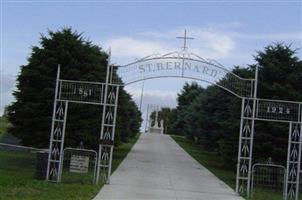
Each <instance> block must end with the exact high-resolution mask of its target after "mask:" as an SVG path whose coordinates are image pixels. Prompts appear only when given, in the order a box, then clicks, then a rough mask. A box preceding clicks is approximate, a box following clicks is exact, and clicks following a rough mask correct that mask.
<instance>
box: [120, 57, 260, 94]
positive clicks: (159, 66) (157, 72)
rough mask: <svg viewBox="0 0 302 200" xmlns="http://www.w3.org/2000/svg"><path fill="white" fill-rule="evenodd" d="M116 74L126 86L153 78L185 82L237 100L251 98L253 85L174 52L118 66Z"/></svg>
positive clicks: (223, 70)
mask: <svg viewBox="0 0 302 200" xmlns="http://www.w3.org/2000/svg"><path fill="white" fill-rule="evenodd" d="M117 72H118V74H119V76H120V77H121V78H122V81H123V83H124V84H125V85H128V84H131V83H134V82H138V81H141V80H147V79H153V78H163V77H177V78H188V79H193V80H200V81H205V82H207V83H210V84H215V85H217V86H219V87H221V88H223V89H225V90H227V91H228V92H231V93H233V94H234V95H236V96H239V97H251V96H252V87H253V86H252V85H253V81H254V80H253V79H244V78H241V77H239V76H237V75H235V74H234V73H232V72H231V71H229V70H228V69H226V68H225V67H223V66H222V65H220V64H218V63H216V62H211V61H208V60H205V59H202V58H200V57H198V56H196V55H195V54H182V53H175V52H174V53H170V54H166V55H163V56H153V57H152V56H150V57H147V58H144V59H141V60H138V61H136V62H134V63H130V64H128V65H124V66H119V67H118V71H117Z"/></svg>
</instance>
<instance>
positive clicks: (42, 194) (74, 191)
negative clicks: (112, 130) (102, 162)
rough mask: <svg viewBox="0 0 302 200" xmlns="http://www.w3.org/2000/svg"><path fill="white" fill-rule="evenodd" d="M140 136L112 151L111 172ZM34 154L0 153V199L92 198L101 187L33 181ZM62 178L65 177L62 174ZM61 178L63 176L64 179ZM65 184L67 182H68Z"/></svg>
mask: <svg viewBox="0 0 302 200" xmlns="http://www.w3.org/2000/svg"><path fill="white" fill-rule="evenodd" d="M138 137H139V135H137V136H136V137H135V138H133V139H131V141H129V143H123V144H121V145H120V146H119V147H117V148H114V154H113V162H112V171H114V170H115V169H116V168H117V167H118V165H119V164H120V163H121V162H122V161H123V159H124V158H125V157H126V155H127V154H128V152H129V151H130V150H131V148H132V146H133V145H134V144H135V142H136V141H137V139H138ZM35 160H36V159H35V154H32V153H20V152H19V153H17V152H7V151H0V199H1V200H2V199H26V200H27V199H28V200H29V199H30V200H35V199H37V200H38V199H51V200H53V199H56V200H57V199H64V200H65V199H87V200H88V199H92V198H93V197H94V196H95V195H96V194H97V193H98V192H99V190H100V188H101V187H102V185H92V184H83V183H81V182H77V183H75V182H72V183H70V182H68V181H66V183H65V182H63V183H60V184H56V183H49V182H46V181H41V180H36V179H34V170H35ZM63 176H64V174H63ZM63 178H64V177H62V179H63ZM67 182H68V183H67Z"/></svg>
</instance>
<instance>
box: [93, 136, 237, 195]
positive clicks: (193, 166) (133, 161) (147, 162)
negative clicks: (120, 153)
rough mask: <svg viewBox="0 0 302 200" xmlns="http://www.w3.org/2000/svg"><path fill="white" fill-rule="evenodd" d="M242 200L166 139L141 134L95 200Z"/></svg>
mask: <svg viewBox="0 0 302 200" xmlns="http://www.w3.org/2000/svg"><path fill="white" fill-rule="evenodd" d="M100 199H140V200H142V199H154V200H155V199H162V200H166V199H167V200H170V199H178V200H185V199H200V200H242V198H240V197H239V196H238V195H236V194H235V192H234V191H233V190H232V189H231V188H230V187H228V186H227V185H226V184H224V183H223V182H222V181H220V180H219V179H218V178H216V177H215V176H214V175H213V174H212V173H211V172H209V171H208V170H207V169H206V168H204V167H203V166H202V165H200V164H199V163H198V162H197V161H195V160H194V159H193V158H192V157H191V156H190V155H189V154H187V153H186V152H185V151H184V150H183V149H182V148H181V147H180V146H178V144H177V143H176V142H175V141H174V140H173V139H172V138H171V137H170V136H168V135H161V134H156V133H147V134H142V135H141V137H140V138H139V140H138V142H137V143H136V144H135V145H134V147H133V149H132V150H131V152H130V153H129V154H128V156H127V157H126V159H125V160H124V161H123V162H122V163H121V165H120V166H119V167H118V169H117V170H116V171H115V172H114V173H113V175H112V176H111V183H110V185H105V186H104V187H103V188H102V189H101V191H100V192H99V194H98V195H97V196H96V197H95V200H100Z"/></svg>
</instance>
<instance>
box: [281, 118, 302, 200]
mask: <svg viewBox="0 0 302 200" xmlns="http://www.w3.org/2000/svg"><path fill="white" fill-rule="evenodd" d="M301 134H302V125H301V123H294V122H290V125H289V135H288V152H287V168H286V188H285V197H286V200H298V195H299V181H300V176H299V175H300V170H301V149H302V147H301V144H302V136H301Z"/></svg>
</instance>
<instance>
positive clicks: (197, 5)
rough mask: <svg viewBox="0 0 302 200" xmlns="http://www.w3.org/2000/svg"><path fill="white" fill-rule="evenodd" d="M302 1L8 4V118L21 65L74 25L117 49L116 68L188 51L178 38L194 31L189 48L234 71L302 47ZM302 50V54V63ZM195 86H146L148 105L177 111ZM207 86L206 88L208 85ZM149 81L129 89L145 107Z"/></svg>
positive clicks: (170, 82) (2, 99)
mask: <svg viewBox="0 0 302 200" xmlns="http://www.w3.org/2000/svg"><path fill="white" fill-rule="evenodd" d="M301 6H302V5H301V1H234V0H232V1H200V2H197V1H164V3H160V2H154V1H153V2H152V1H145V2H139V1H118V2H109V1H96V0H95V1H89V0H88V1H58V0H57V1H38V0H37V1H33V0H32V1H7V0H2V1H1V58H0V59H1V69H0V70H1V71H0V73H1V82H0V83H1V90H0V114H1V112H3V107H4V106H5V105H8V104H9V103H11V102H12V101H14V98H13V96H12V91H13V90H14V86H15V79H16V76H17V75H18V73H19V71H20V65H23V64H26V63H27V60H26V59H27V57H28V56H29V54H30V52H31V46H33V45H38V42H39V37H40V34H41V33H46V32H47V30H48V29H50V30H57V29H59V28H61V27H65V26H71V27H73V28H74V29H75V30H77V31H78V32H83V33H84V35H85V36H86V37H87V38H89V39H90V40H92V41H93V42H94V43H95V44H98V45H100V46H101V47H103V48H104V49H105V50H106V49H108V48H109V47H110V48H111V50H112V62H113V63H116V64H119V65H123V64H127V63H129V62H131V61H133V60H135V59H138V58H141V57H144V56H147V55H149V54H153V53H166V52H170V51H173V50H177V49H180V48H181V46H182V41H180V40H177V39H176V37H177V36H181V35H182V34H183V31H184V29H187V31H188V35H189V36H191V37H194V38H195V39H194V40H192V41H189V44H188V45H189V50H190V51H192V52H195V53H197V54H199V55H200V56H201V57H204V58H210V59H216V60H217V61H219V62H220V63H222V64H223V65H224V66H225V67H226V68H228V69H231V68H232V67H233V66H234V65H240V66H246V65H247V64H252V63H253V62H254V61H253V55H255V54H256V51H257V50H262V49H263V47H264V46H266V45H268V44H271V43H273V42H277V41H282V42H285V43H287V44H292V47H293V48H301V46H302V45H301V44H302V43H301V42H302V39H301V33H302V25H301V23H302V21H301V18H302V8H301ZM301 55H302V53H301V50H299V51H298V56H299V57H300V58H301ZM185 81H188V80H180V79H161V80H159V79H158V80H150V81H146V82H145V93H144V98H143V110H145V108H146V105H147V104H151V103H152V104H160V105H169V106H175V105H176V96H177V92H179V91H180V89H181V87H182V85H183V84H184V83H185ZM201 84H203V85H204V83H201ZM141 86H142V83H141V82H140V83H137V84H133V85H129V86H128V87H127V90H128V91H129V92H130V93H131V94H132V95H133V97H134V99H135V100H136V101H137V102H139V99H140V93H141Z"/></svg>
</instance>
